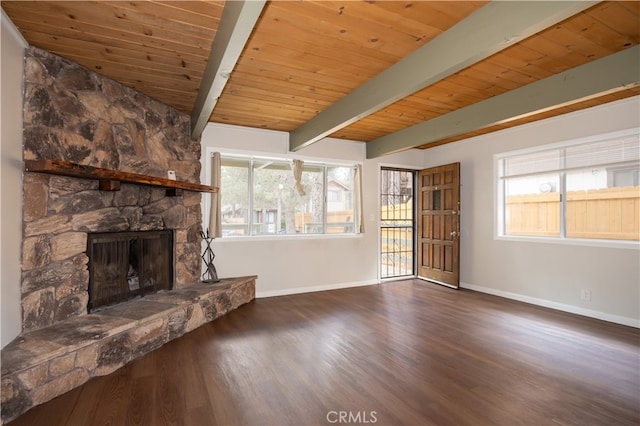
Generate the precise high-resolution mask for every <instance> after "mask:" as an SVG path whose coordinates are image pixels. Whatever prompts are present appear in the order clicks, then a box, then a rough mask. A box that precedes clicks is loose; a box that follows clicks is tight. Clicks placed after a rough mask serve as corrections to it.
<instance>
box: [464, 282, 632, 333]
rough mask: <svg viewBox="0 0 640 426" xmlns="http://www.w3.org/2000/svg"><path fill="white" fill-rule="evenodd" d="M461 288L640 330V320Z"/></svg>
mask: <svg viewBox="0 0 640 426" xmlns="http://www.w3.org/2000/svg"><path fill="white" fill-rule="evenodd" d="M460 287H462V288H466V289H469V290H473V291H478V292H480V293H487V294H491V295H494V296H499V297H504V298H506V299H512V300H517V301H519V302H525V303H530V304H532V305H538V306H543V307H545V308H551V309H556V310H558V311H564V312H569V313H572V314H577V315H582V316H585V317H590V318H596V319H599V320H603V321H609V322H613V323H616V324H622V325H627V326H629V327H635V328H640V320H637V319H634V318H627V317H623V316H620V315H613V314H608V313H606V312H600V311H594V310H591V309H585V308H581V307H579V306H573V305H566V304H564V303H558V302H552V301H550V300H545V299H538V298H537V297H531V296H525V295H522V294H517V293H511V292H508V291H502V290H496V289H493V288H489V287H482V286H479V285H475V284H468V283H463V282H461V283H460Z"/></svg>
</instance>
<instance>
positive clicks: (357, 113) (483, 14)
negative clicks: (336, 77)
mask: <svg viewBox="0 0 640 426" xmlns="http://www.w3.org/2000/svg"><path fill="white" fill-rule="evenodd" d="M596 3H598V2H597V1H526V2H519V1H494V2H491V3H489V4H488V5H486V6H484V7H482V8H481V9H479V10H477V11H476V12H474V13H473V14H471V15H470V16H469V17H467V18H466V19H465V20H463V21H461V22H460V23H458V24H456V25H454V26H453V27H451V28H450V29H449V30H447V31H445V32H444V33H442V34H440V35H439V36H438V37H436V38H435V39H434V40H432V41H431V42H429V43H427V44H426V45H424V46H422V47H421V48H419V49H418V50H416V51H415V52H413V53H411V54H410V55H408V56H406V57H405V58H403V59H401V60H400V61H398V62H397V63H395V64H394V65H392V66H391V67H389V68H387V69H386V70H385V71H383V72H382V73H380V74H378V75H377V76H376V77H374V78H372V79H371V80H369V81H368V82H366V83H364V84H363V85H362V86H360V87H358V88H356V89H355V90H354V91H353V92H351V93H350V94H348V95H346V96H345V97H343V98H342V99H340V100H339V101H337V102H336V103H334V104H332V105H331V106H329V107H328V108H327V109H325V110H324V111H322V112H320V113H319V114H317V115H316V116H315V117H313V118H312V119H310V120H309V121H307V122H305V123H304V124H302V125H300V126H299V127H298V128H297V129H295V130H294V131H293V132H291V133H290V134H289V150H290V151H297V150H299V149H302V148H304V147H306V146H309V145H311V144H312V143H314V142H317V141H318V140H320V139H322V138H324V137H326V136H328V135H330V134H332V133H334V132H336V131H338V130H340V129H342V128H344V127H346V126H348V125H350V124H352V123H354V122H356V121H358V120H360V119H362V118H364V117H366V116H367V115H369V114H372V113H374V112H376V111H378V110H380V109H382V108H384V107H385V106H387V105H390V104H392V103H393V102H396V101H398V100H399V99H402V98H404V97H406V96H408V95H410V94H412V93H415V92H417V91H418V90H421V89H423V88H425V87H427V86H429V85H431V84H433V83H435V82H437V81H439V80H441V79H444V78H446V77H448V76H450V75H452V74H454V73H456V72H458V71H460V70H462V69H464V68H466V67H468V66H469V65H472V64H474V63H476V62H478V61H480V60H482V59H485V58H487V57H488V56H491V55H493V54H494V53H496V52H499V51H501V50H503V49H505V48H507V47H509V46H511V45H513V44H514V43H517V42H519V41H520V40H523V39H525V38H527V37H530V36H531V35H533V34H536V33H537V32H539V31H541V30H543V29H545V28H548V27H549V26H551V25H553V24H555V23H557V22H560V21H562V20H564V19H566V18H568V17H570V16H573V15H575V14H576V13H578V12H580V11H582V10H584V9H587V8H589V7H591V6H593V5H594V4H596Z"/></svg>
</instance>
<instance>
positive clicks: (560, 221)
mask: <svg viewBox="0 0 640 426" xmlns="http://www.w3.org/2000/svg"><path fill="white" fill-rule="evenodd" d="M639 133H640V132H639V129H632V130H628V131H623V132H615V133H611V134H607V135H601V136H599V137H592V138H588V139H582V140H575V141H568V142H564V143H560V144H553V145H549V146H542V147H537V148H536V149H535V150H527V151H517V152H506V153H502V154H498V155H496V156H495V164H496V170H497V173H496V183H497V189H498V197H497V199H498V206H497V224H498V236H506V237H508V236H518V237H538V238H540V237H546V238H558V239H590V240H618V241H619V240H624V241H638V240H640V186H639V185H640V182H639V181H640V136H639Z"/></svg>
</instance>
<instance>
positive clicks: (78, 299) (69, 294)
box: [22, 47, 201, 331]
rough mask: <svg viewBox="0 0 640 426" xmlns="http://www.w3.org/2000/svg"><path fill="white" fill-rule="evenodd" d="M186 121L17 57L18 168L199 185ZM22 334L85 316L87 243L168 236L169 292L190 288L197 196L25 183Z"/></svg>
mask: <svg viewBox="0 0 640 426" xmlns="http://www.w3.org/2000/svg"><path fill="white" fill-rule="evenodd" d="M189 135H190V119H189V117H188V116H187V115H186V114H183V113H181V112H178V111H176V110H174V109H172V108H170V107H168V106H166V105H164V104H161V103H159V102H157V101H155V100H153V99H151V98H148V97H146V96H145V95H142V94H140V93H138V92H136V91H134V90H132V89H129V88H127V87H125V86H122V85H120V84H118V83H116V82H114V81H112V80H109V79H107V78H105V77H102V76H100V75H98V74H96V73H93V72H91V71H89V70H87V69H86V68H83V67H81V66H80V65H78V64H75V63H73V62H71V61H67V60H65V59H63V58H60V57H58V56H56V55H53V54H51V53H49V52H46V51H44V50H41V49H38V48H35V47H30V48H29V49H28V50H27V51H26V57H25V99H24V158H25V160H60V161H68V162H72V163H76V164H80V165H88V166H94V167H100V168H107V169H113V170H119V171H124V172H133V173H138V174H144V175H149V176H157V177H162V178H166V176H167V171H168V170H173V171H175V173H176V177H177V179H178V180H182V181H185V182H194V183H198V182H199V177H200V161H199V159H200V143H199V141H193V140H191V139H190V136H189ZM23 194H24V213H23V215H24V218H23V219H24V220H23V221H24V240H23V250H22V259H23V261H22V308H23V309H22V310H23V330H24V331H28V330H35V329H38V328H41V327H45V326H49V325H52V324H55V323H57V322H59V321H63V320H65V319H67V318H71V317H75V316H80V315H85V314H87V306H88V302H89V294H88V287H89V280H90V274H89V269H88V262H89V258H88V256H87V244H88V242H89V240H88V235H89V234H92V233H109V232H112V233H119V232H125V231H127V232H141V231H162V230H170V231H172V232H173V233H174V235H175V261H176V262H175V283H171V285H173V284H175V287H176V288H180V287H184V286H187V285H189V284H191V283H193V282H196V281H198V280H199V278H200V267H201V259H200V238H199V231H200V229H201V212H200V193H198V192H192V191H184V192H183V194H182V195H181V196H175V197H171V196H167V194H166V192H165V190H164V189H162V188H154V187H148V186H140V185H136V184H127V183H123V184H122V185H121V187H120V190H118V191H102V190H100V189H99V187H98V182H97V181H95V180H88V179H79V178H75V177H65V176H54V175H47V174H41V173H25V176H24V188H23Z"/></svg>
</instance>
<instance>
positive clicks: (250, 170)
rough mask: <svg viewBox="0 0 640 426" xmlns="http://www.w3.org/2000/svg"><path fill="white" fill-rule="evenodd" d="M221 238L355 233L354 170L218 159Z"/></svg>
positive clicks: (328, 165) (274, 161)
mask: <svg viewBox="0 0 640 426" xmlns="http://www.w3.org/2000/svg"><path fill="white" fill-rule="evenodd" d="M221 164H222V168H221V185H220V204H221V210H222V211H221V213H222V235H223V237H224V236H250V235H295V234H349V233H354V229H355V226H354V225H355V215H354V194H353V192H354V190H355V189H356V188H355V187H354V173H355V170H356V168H355V166H339V165H330V164H322V163H310V162H300V169H299V170H298V173H297V174H296V173H295V172H294V169H295V167H294V164H293V162H292V161H288V160H281V159H268V158H255V157H254V158H242V157H233V156H224V155H223V156H222V161H221Z"/></svg>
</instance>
